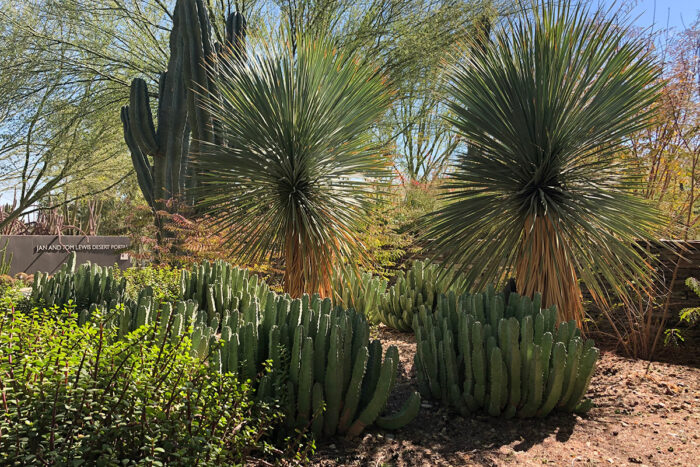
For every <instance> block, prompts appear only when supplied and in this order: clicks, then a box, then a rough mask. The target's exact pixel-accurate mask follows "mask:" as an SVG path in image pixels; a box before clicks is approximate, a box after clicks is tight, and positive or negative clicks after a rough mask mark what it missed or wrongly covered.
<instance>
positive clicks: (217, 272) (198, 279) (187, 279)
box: [180, 260, 273, 324]
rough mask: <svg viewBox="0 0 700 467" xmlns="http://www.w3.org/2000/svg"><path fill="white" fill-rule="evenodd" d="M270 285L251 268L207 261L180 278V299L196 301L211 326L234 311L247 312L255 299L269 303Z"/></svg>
mask: <svg viewBox="0 0 700 467" xmlns="http://www.w3.org/2000/svg"><path fill="white" fill-rule="evenodd" d="M272 293H273V292H272V291H271V290H270V288H269V286H268V285H267V284H266V283H265V282H264V281H262V280H260V279H259V278H258V276H257V275H255V274H252V273H250V271H248V270H247V269H241V268H237V267H235V266H232V265H231V264H229V263H227V262H225V261H221V260H217V261H214V262H211V263H210V262H208V261H204V262H202V263H201V264H199V265H195V266H193V267H192V268H191V269H189V270H187V269H184V270H182V272H181V275H180V299H182V300H194V301H195V302H196V303H197V305H198V306H199V309H200V310H202V311H203V312H204V313H206V320H207V324H211V322H212V320H214V319H217V320H218V322H219V324H223V319H224V315H225V314H226V313H231V312H234V311H240V312H242V313H244V314H245V313H246V312H247V310H248V309H249V308H250V307H251V306H253V303H254V301H255V300H257V301H259V302H261V303H266V302H267V296H268V295H270V294H272Z"/></svg>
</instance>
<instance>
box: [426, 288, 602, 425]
mask: <svg viewBox="0 0 700 467" xmlns="http://www.w3.org/2000/svg"><path fill="white" fill-rule="evenodd" d="M541 301H542V297H541V296H540V295H539V294H538V295H536V296H535V298H534V299H532V300H531V299H530V298H528V297H521V296H519V295H517V294H515V293H511V294H510V295H509V296H508V303H507V304H506V299H505V297H504V295H503V294H496V293H495V292H494V289H493V287H489V289H488V290H487V291H486V292H483V293H477V294H464V295H456V294H454V293H453V292H450V293H449V294H447V295H441V296H440V298H439V304H438V307H437V310H436V312H435V313H428V312H426V311H425V310H421V312H420V313H419V314H418V315H417V316H416V317H415V320H414V328H415V330H416V346H417V352H416V356H415V365H416V371H417V373H418V381H419V389H420V391H421V393H422V394H423V395H424V396H425V397H430V398H433V399H438V400H441V401H442V403H443V404H445V405H447V406H450V407H452V408H453V409H455V410H457V411H459V412H460V413H461V414H462V415H466V414H469V413H472V412H476V411H487V412H488V413H489V414H490V415H492V416H502V417H506V418H510V417H513V416H516V415H517V416H518V417H534V416H537V417H544V416H546V415H548V414H549V413H550V412H551V411H552V410H554V409H557V410H562V411H567V412H573V411H576V412H585V411H586V410H588V409H589V408H590V407H591V405H592V404H591V401H590V400H582V398H583V396H584V394H585V393H586V390H587V388H588V385H589V383H590V380H591V377H592V375H593V371H594V370H595V362H596V360H597V359H598V356H599V351H598V349H597V348H595V347H593V341H592V340H590V339H589V340H586V341H585V342H584V341H583V340H582V338H581V337H580V331H579V329H578V328H577V327H576V323H575V322H574V321H569V322H564V323H561V324H560V325H559V326H558V328H557V327H556V321H557V317H556V309H555V308H554V307H550V308H547V309H541V308H540V305H541Z"/></svg>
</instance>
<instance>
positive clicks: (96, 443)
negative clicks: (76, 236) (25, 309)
mask: <svg viewBox="0 0 700 467" xmlns="http://www.w3.org/2000/svg"><path fill="white" fill-rule="evenodd" d="M100 322H101V321H99V320H98V319H94V320H93V321H92V322H90V323H88V324H87V325H84V326H79V325H78V324H77V319H76V316H75V314H73V313H72V311H71V310H70V309H63V310H60V309H58V308H56V307H54V308H52V309H49V310H46V311H44V312H42V313H39V312H37V311H36V310H35V311H34V312H33V313H32V314H31V315H24V314H22V313H19V312H14V311H13V310H12V309H10V310H6V311H3V312H2V315H1V323H0V374H1V375H2V379H1V380H0V382H1V387H0V391H2V400H4V401H6V402H5V403H4V405H2V406H0V411H2V417H0V459H1V460H0V463H15V464H22V465H28V464H32V465H34V464H63V465H65V464H72V463H75V462H77V463H87V464H95V463H98V464H101V465H117V464H125V465H126V464H136V463H146V464H149V465H164V464H169V465H194V464H198V465H221V464H223V463H245V462H246V461H247V460H249V458H250V456H251V455H252V454H254V453H264V452H270V450H271V449H272V448H271V447H270V446H268V445H267V444H266V443H265V442H264V441H263V440H264V439H266V435H267V434H269V433H270V432H271V430H272V428H273V427H274V426H275V424H276V423H277V422H278V420H279V418H280V416H279V414H278V413H277V412H275V411H274V410H272V409H271V408H270V407H269V406H267V405H265V404H263V403H259V402H254V401H253V398H252V386H251V385H250V384H249V383H239V382H238V381H237V380H236V379H234V378H233V377H231V376H230V375H223V374H220V373H219V372H216V371H212V369H211V368H210V367H209V365H207V363H206V362H204V361H202V360H201V359H199V358H197V357H194V356H192V355H191V353H190V342H189V339H188V338H187V337H182V338H179V339H175V340H174V342H172V343H171V341H170V339H165V344H162V342H161V341H160V340H159V335H158V333H156V332H154V327H153V326H143V327H141V328H139V329H138V330H137V331H135V332H133V333H130V334H128V335H126V336H124V337H123V338H122V339H117V338H116V337H117V336H116V332H115V331H114V330H110V329H108V328H105V327H104V326H101V325H100Z"/></svg>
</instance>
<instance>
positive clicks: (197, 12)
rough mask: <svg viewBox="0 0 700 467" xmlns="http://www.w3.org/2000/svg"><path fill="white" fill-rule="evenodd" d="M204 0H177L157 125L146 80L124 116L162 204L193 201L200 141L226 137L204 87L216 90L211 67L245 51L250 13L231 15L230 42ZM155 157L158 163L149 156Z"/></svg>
mask: <svg viewBox="0 0 700 467" xmlns="http://www.w3.org/2000/svg"><path fill="white" fill-rule="evenodd" d="M211 29H212V28H211V24H210V21H209V16H208V13H207V8H206V6H205V5H204V1H203V0H178V1H177V2H176V4H175V9H174V12H173V26H172V30H171V34H170V59H169V62H168V69H167V71H165V72H163V73H162V74H161V76H160V83H159V88H158V94H157V96H158V113H157V115H158V128H157V129H156V127H155V124H154V119H153V116H152V114H151V105H150V102H149V91H148V89H147V86H146V82H145V81H144V80H143V79H141V78H135V79H134V80H133V81H132V83H131V94H130V97H129V105H126V106H124V107H123V108H122V111H121V119H122V123H123V125H124V139H125V140H126V143H127V146H128V147H129V151H130V152H131V158H132V161H133V164H134V168H135V170H136V175H137V178H138V182H139V186H140V188H141V191H142V192H143V195H144V197H145V198H146V201H147V202H148V204H149V205H150V206H151V207H152V208H154V209H163V208H164V206H165V205H164V201H167V200H170V199H176V200H178V201H180V202H184V203H185V204H187V205H191V204H192V202H193V198H192V192H191V191H190V192H187V190H188V189H189V188H192V187H195V186H196V184H197V171H198V170H199V169H197V168H196V167H194V164H193V161H194V156H193V155H196V154H199V152H200V151H199V145H200V144H201V142H212V143H214V142H221V141H222V138H223V136H222V135H221V134H219V132H218V130H217V129H218V128H219V126H218V125H217V124H216V122H215V121H214V120H213V118H212V116H211V115H210V114H209V112H208V111H206V109H204V108H203V106H202V105H200V100H201V96H202V93H204V94H209V95H215V94H216V89H215V88H214V86H213V84H212V83H211V80H210V77H209V74H208V73H207V69H213V68H214V67H216V66H217V63H218V61H220V60H228V59H234V60H240V59H243V58H244V57H245V53H244V50H243V49H244V46H245V45H244V41H245V29H246V25H245V19H244V18H243V16H242V15H241V14H239V13H237V12H236V13H232V14H230V15H229V17H228V19H227V21H226V38H225V44H219V43H214V42H213V40H212V31H211ZM149 157H151V158H152V160H153V163H151V162H150V160H149Z"/></svg>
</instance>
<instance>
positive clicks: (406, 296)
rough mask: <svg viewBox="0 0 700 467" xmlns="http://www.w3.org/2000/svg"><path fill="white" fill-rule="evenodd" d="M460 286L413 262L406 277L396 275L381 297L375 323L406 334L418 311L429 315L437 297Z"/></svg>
mask: <svg viewBox="0 0 700 467" xmlns="http://www.w3.org/2000/svg"><path fill="white" fill-rule="evenodd" d="M460 286H461V284H460V282H459V281H456V280H453V276H452V275H450V274H449V273H445V272H442V271H440V268H439V267H438V266H437V265H435V264H430V263H426V262H423V261H415V262H414V263H413V265H412V267H411V269H410V270H409V271H408V272H407V273H404V272H403V271H399V273H398V275H397V278H396V283H395V284H394V285H392V286H391V287H390V288H389V290H388V292H387V293H385V294H383V295H382V296H381V300H380V303H379V307H378V308H377V319H378V321H380V322H382V323H384V324H386V325H387V326H389V327H392V328H394V329H398V330H399V331H410V330H412V329H413V318H414V316H415V315H416V314H417V313H418V312H419V311H420V310H422V309H425V310H426V311H427V312H432V311H433V310H434V309H435V307H436V306H437V299H438V296H439V295H440V294H442V293H446V292H448V291H449V290H459V288H460Z"/></svg>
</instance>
